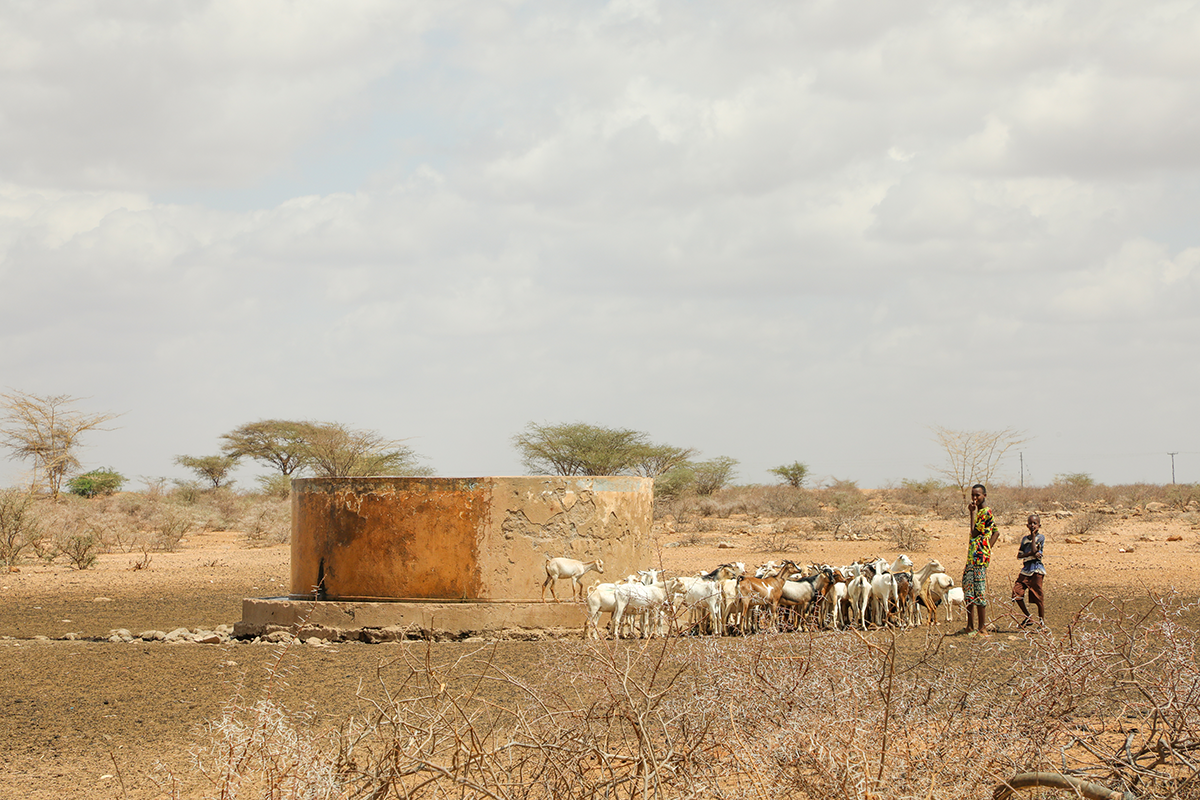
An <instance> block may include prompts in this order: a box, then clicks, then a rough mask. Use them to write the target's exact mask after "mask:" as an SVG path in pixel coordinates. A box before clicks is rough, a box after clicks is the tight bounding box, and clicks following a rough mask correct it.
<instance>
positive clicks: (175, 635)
mask: <svg viewBox="0 0 1200 800" xmlns="http://www.w3.org/2000/svg"><path fill="white" fill-rule="evenodd" d="M191 637H192V632H191V631H189V630H188V629H187V628H176V629H175V630H173V631H171V632H170V633H168V634H167V635H166V636H165V637H164V638H163V641H167V642H187V641H190V640H191Z"/></svg>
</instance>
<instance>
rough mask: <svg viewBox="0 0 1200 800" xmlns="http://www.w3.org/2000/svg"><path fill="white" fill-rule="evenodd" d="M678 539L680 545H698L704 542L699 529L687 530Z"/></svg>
mask: <svg viewBox="0 0 1200 800" xmlns="http://www.w3.org/2000/svg"><path fill="white" fill-rule="evenodd" d="M678 541H679V546H680V547H699V546H700V545H702V544H704V537H703V536H701V535H700V532H699V531H689V532H687V533H685V534H684V535H683V537H682V538H680V539H679V540H678Z"/></svg>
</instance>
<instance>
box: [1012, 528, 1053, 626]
mask: <svg viewBox="0 0 1200 800" xmlns="http://www.w3.org/2000/svg"><path fill="white" fill-rule="evenodd" d="M1025 527H1027V528H1029V533H1028V534H1027V535H1026V536H1022V537H1021V544H1020V546H1019V547H1018V548H1017V558H1019V559H1021V561H1022V562H1023V564H1022V566H1021V574H1020V575H1018V576H1017V582H1016V583H1014V584H1013V589H1012V599H1013V602H1014V603H1016V604H1017V606H1018V607H1020V609H1021V612H1022V613H1023V614H1024V615H1025V619H1023V620H1021V627H1022V628H1028V627H1029V626H1030V625H1032V624H1033V618H1032V617H1030V616H1029V608H1028V607H1027V606H1026V605H1025V592H1026V590H1028V591H1029V599H1030V600H1032V601H1033V604H1034V605H1035V606H1037V610H1038V623H1039V624H1040V625H1041V626H1042V627H1045V625H1046V607H1045V605H1044V602H1045V601H1044V599H1043V594H1042V578H1044V577H1045V576H1046V568H1045V567H1044V566H1043V565H1042V549H1043V548H1044V547H1045V546H1046V537H1045V536H1044V535H1043V534H1042V533H1041V532H1040V531H1041V528H1042V518H1041V517H1039V516H1038V515H1037V514H1030V515H1029V519H1028V520H1027V521H1026V522H1025Z"/></svg>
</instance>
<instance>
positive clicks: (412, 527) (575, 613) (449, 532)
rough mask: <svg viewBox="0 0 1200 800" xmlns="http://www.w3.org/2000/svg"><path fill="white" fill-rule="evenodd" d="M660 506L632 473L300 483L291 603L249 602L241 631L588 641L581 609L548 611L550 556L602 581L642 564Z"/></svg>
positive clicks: (565, 585) (564, 593)
mask: <svg viewBox="0 0 1200 800" xmlns="http://www.w3.org/2000/svg"><path fill="white" fill-rule="evenodd" d="M652 504H653V482H652V481H651V480H650V479H648V478H637V477H628V476H589V477H562V476H532V477H488V478H399V477H367V478H301V479H297V480H295V481H293V482H292V553H291V586H290V595H289V596H288V597H273V598H248V599H246V600H244V601H243V602H242V621H241V622H240V623H238V624H237V625H236V626H235V634H236V635H238V636H260V635H264V634H269V633H271V632H274V631H280V630H287V631H291V632H296V631H299V632H300V635H302V636H304V635H314V636H318V637H319V638H327V639H330V638H342V639H345V638H357V639H364V640H368V641H378V640H381V639H389V638H400V636H401V635H407V636H436V637H462V636H469V635H476V634H479V635H486V634H489V633H496V632H500V631H510V632H511V631H514V630H515V631H532V630H540V629H547V628H577V629H580V630H582V627H583V621H584V616H585V614H584V611H583V607H582V606H581V605H580V604H578V603H572V602H563V603H542V602H540V595H541V587H542V582H543V581H544V580H545V577H546V573H545V568H544V566H543V565H544V563H545V560H546V558H547V557H554V556H568V557H570V558H576V559H579V560H581V561H590V560H592V559H596V558H599V559H603V561H604V565H605V579H606V580H607V579H610V578H613V577H623V576H624V575H626V574H628V573H630V572H633V571H634V570H636V569H639V568H642V567H644V566H645V565H646V564H648V563H650V557H651V550H650V524H651V518H652ZM596 577H597V576H596V575H594V574H591V575H588V576H587V579H589V580H590V579H594V578H596ZM557 588H558V594H559V596H560V597H562V598H564V599H565V598H567V597H569V595H570V592H571V585H570V581H568V580H564V581H561V582H560V584H559V585H558V587H557ZM547 596H549V595H547Z"/></svg>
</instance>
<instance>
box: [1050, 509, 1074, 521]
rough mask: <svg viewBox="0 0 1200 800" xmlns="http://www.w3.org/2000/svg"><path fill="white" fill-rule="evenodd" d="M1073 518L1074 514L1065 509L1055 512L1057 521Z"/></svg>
mask: <svg viewBox="0 0 1200 800" xmlns="http://www.w3.org/2000/svg"><path fill="white" fill-rule="evenodd" d="M1073 516H1075V515H1074V514H1073V513H1072V512H1070V511H1067V510H1066V509H1065V508H1060V509H1059V510H1058V511H1055V512H1054V518H1055V519H1066V518H1067V517H1073Z"/></svg>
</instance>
